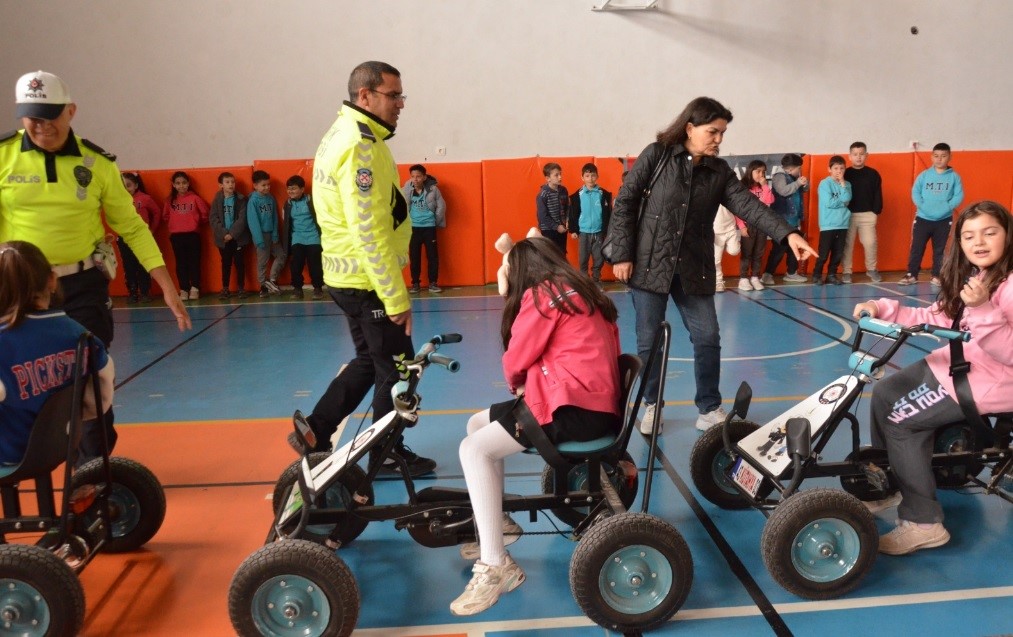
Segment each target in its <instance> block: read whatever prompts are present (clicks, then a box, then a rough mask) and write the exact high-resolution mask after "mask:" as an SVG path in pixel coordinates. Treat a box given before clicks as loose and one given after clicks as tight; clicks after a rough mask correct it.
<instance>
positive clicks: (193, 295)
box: [190, 288, 200, 301]
mask: <svg viewBox="0 0 1013 637" xmlns="http://www.w3.org/2000/svg"><path fill="white" fill-rule="evenodd" d="M199 298H200V290H198V289H197V288H190V300H191V301H196V300H197V299H199Z"/></svg>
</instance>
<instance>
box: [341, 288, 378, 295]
mask: <svg viewBox="0 0 1013 637" xmlns="http://www.w3.org/2000/svg"><path fill="white" fill-rule="evenodd" d="M331 289H332V290H334V291H335V292H337V293H338V294H347V295H348V296H369V295H370V294H372V293H373V290H360V289H358V288H331Z"/></svg>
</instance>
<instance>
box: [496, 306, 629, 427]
mask: <svg viewBox="0 0 1013 637" xmlns="http://www.w3.org/2000/svg"><path fill="white" fill-rule="evenodd" d="M575 298H576V301H577V303H578V306H580V307H583V305H584V304H583V302H582V300H581V299H580V298H579V297H575ZM538 302H539V303H538V305H539V307H540V309H541V311H542V313H544V314H545V316H543V315H542V313H540V312H539V307H535V300H534V295H533V294H532V292H531V290H530V289H529V290H526V291H525V292H524V297H523V298H522V299H521V308H520V311H519V312H518V313H517V318H516V319H515V320H514V324H513V327H512V328H511V330H510V333H511V338H510V346H509V347H508V348H507V351H506V353H505V354H503V375H504V377H505V378H506V382H507V385H508V386H509V387H510V391H511V392H514V391H515V390H516V389H517V388H518V387H520V386H522V385H523V386H524V402H525V403H527V406H528V408H529V409H530V410H531V413H532V415H534V417H535V420H537V421H538V424H540V425H547V424H549V423H550V422H552V414H553V413H554V412H555V411H556V409H558V408H560V407H563V406H566V405H572V406H575V407H582V408H584V409H590V410H593V411H601V412H606V413H611V414H617V415H618V414H619V367H618V364H617V360H618V358H619V354H620V350H619V328H618V327H617V326H616V324H615V323H611V322H609V321H607V320H605V318H604V317H603V316H602V314H601V312H595V313H594V314H593V315H590V316H589V315H587V314H572V315H571V314H565V313H563V312H560V311H559V310H557V309H556V308H555V303H554V302H553V301H552V300H551V299H549V298H548V295H547V294H543V293H541V292H540V293H539V295H538Z"/></svg>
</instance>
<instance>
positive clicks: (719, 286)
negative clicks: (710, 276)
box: [714, 279, 725, 292]
mask: <svg viewBox="0 0 1013 637" xmlns="http://www.w3.org/2000/svg"><path fill="white" fill-rule="evenodd" d="M714 291H715V292H724V291H725V280H724V279H718V280H717V281H715V282H714Z"/></svg>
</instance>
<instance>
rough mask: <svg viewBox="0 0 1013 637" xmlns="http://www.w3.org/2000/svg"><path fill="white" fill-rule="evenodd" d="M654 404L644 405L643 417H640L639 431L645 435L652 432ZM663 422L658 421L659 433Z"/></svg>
mask: <svg viewBox="0 0 1013 637" xmlns="http://www.w3.org/2000/svg"><path fill="white" fill-rule="evenodd" d="M655 409H656V407H655V406H654V405H644V417H643V418H641V419H640V425H639V427H640V433H642V434H644V435H645V436H650V435H651V434H652V433H653V432H654V410H655ZM664 424H665V421H664V420H659V421H658V433H659V434H660V433H661V430H662V426H663V425H664Z"/></svg>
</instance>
